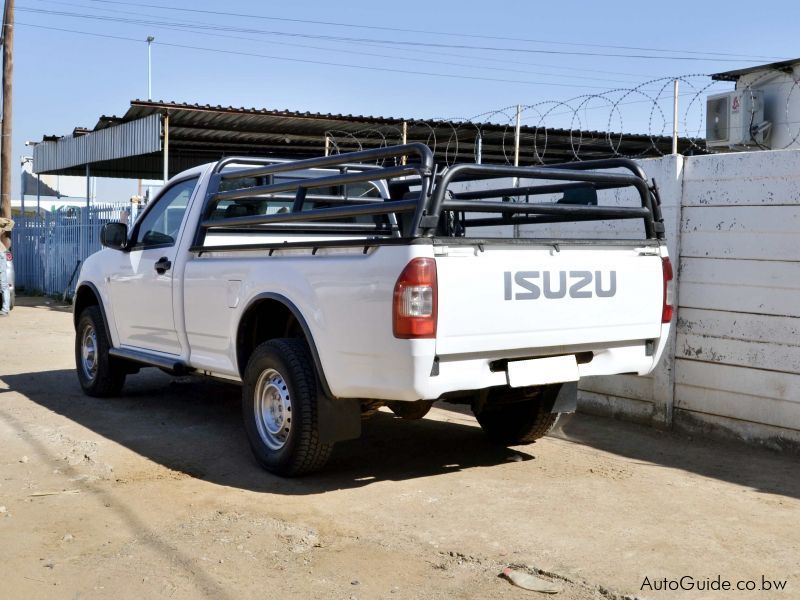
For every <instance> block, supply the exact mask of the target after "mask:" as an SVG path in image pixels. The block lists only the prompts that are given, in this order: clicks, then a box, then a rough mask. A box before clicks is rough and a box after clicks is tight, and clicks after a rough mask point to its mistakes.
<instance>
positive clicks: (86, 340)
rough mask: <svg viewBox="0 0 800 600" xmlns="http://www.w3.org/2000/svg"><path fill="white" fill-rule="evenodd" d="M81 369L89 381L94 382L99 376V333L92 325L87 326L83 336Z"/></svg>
mask: <svg viewBox="0 0 800 600" xmlns="http://www.w3.org/2000/svg"><path fill="white" fill-rule="evenodd" d="M81 367H82V368H83V374H84V375H86V377H87V379H89V380H90V381H93V380H94V378H95V377H96V376H97V333H96V332H95V330H94V327H93V326H92V325H87V326H86V327H85V328H84V329H83V335H82V336H81Z"/></svg>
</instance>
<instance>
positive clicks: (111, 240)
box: [100, 223, 128, 250]
mask: <svg viewBox="0 0 800 600" xmlns="http://www.w3.org/2000/svg"><path fill="white" fill-rule="evenodd" d="M100 243H101V244H102V245H103V246H105V247H106V248H111V249H112V250H124V249H125V246H126V244H127V243H128V226H127V225H125V224H124V223H106V224H105V225H103V229H102V231H101V232H100Z"/></svg>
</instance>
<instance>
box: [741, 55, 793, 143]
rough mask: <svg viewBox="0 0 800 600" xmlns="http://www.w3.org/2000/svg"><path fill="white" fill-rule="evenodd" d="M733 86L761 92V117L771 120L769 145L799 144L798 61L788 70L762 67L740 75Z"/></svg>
mask: <svg viewBox="0 0 800 600" xmlns="http://www.w3.org/2000/svg"><path fill="white" fill-rule="evenodd" d="M736 89H737V90H746V89H754V90H762V91H763V92H764V119H765V120H767V121H769V122H771V123H772V133H771V134H770V139H769V147H770V148H773V149H775V150H786V149H789V148H800V64H798V65H795V67H794V68H793V69H792V71H791V72H788V73H781V72H779V71H774V70H766V69H765V70H762V71H756V72H754V73H748V74H747V75H743V76H742V77H741V78H740V79H739V81H737V82H736Z"/></svg>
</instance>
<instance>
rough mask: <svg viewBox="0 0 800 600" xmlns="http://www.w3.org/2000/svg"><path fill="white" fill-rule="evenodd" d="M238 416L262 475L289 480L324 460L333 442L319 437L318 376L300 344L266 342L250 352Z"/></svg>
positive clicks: (322, 463)
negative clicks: (262, 468) (268, 474)
mask: <svg viewBox="0 0 800 600" xmlns="http://www.w3.org/2000/svg"><path fill="white" fill-rule="evenodd" d="M242 415H243V417H244V427H245V431H246V433H247V439H248V441H249V442H250V448H251V449H252V450H253V454H254V455H255V457H256V459H257V460H258V462H259V463H260V464H261V466H263V467H264V468H265V469H266V470H267V471H270V472H272V473H275V474H277V475H283V476H286V477H292V476H296V475H302V474H305V473H310V472H311V471H315V470H317V469H320V468H321V467H322V466H323V465H324V464H325V463H326V462H327V460H328V457H329V456H330V453H331V450H332V449H333V444H323V443H322V442H320V439H319V428H318V418H319V416H318V407H317V378H316V373H315V371H314V363H313V361H312V359H311V356H310V353H309V351H308V346H307V345H306V343H305V341H304V340H301V339H294V338H285V339H274V340H269V341H267V342H264V343H263V344H261V345H259V346H258V347H257V348H256V349H255V350H254V351H253V354H252V356H251V357H250V360H249V361H248V363H247V368H246V369H245V374H244V385H243V386H242Z"/></svg>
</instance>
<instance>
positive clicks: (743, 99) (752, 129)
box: [706, 90, 770, 150]
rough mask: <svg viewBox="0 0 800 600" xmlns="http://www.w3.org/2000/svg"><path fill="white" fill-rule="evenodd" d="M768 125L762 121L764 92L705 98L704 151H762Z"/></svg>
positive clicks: (728, 94) (742, 91)
mask: <svg viewBox="0 0 800 600" xmlns="http://www.w3.org/2000/svg"><path fill="white" fill-rule="evenodd" d="M769 132H770V123H769V122H768V121H764V92H763V91H761V90H736V91H734V92H726V93H724V94H714V95H712V96H709V97H708V98H707V99H706V148H708V149H709V150H715V149H716V150H722V149H725V150H747V149H748V148H750V147H754V146H757V147H760V148H763V147H764V144H765V143H766V141H767V139H768V138H769Z"/></svg>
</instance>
